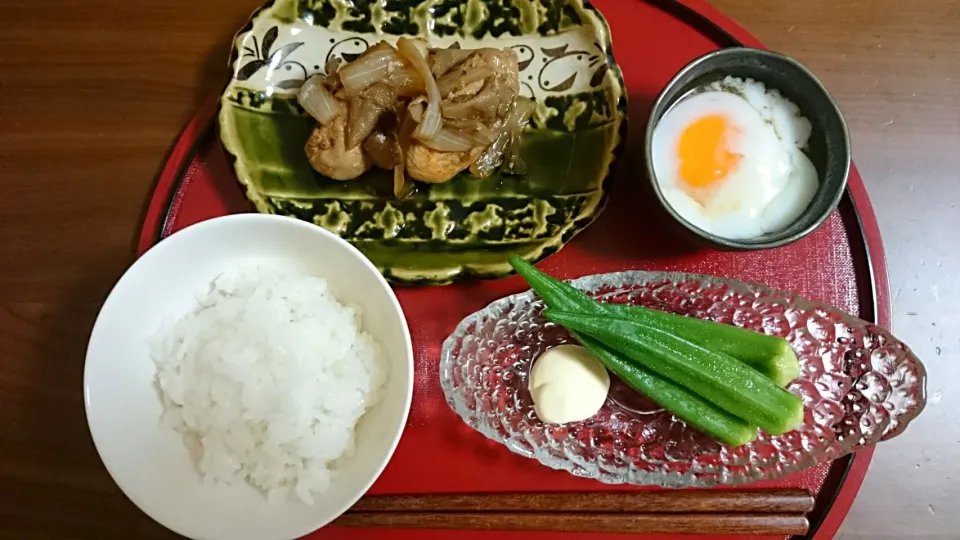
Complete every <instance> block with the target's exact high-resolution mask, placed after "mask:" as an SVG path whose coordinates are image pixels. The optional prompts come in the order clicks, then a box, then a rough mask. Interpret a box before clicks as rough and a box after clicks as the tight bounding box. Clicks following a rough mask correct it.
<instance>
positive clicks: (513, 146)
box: [470, 96, 536, 178]
mask: <svg viewBox="0 0 960 540" xmlns="http://www.w3.org/2000/svg"><path fill="white" fill-rule="evenodd" d="M535 107H536V104H535V103H534V102H533V101H531V100H530V99H527V98H525V97H523V96H517V99H516V101H515V102H514V104H513V107H512V108H511V109H510V114H508V115H507V118H506V120H505V121H504V123H503V126H502V127H501V128H500V133H499V134H498V135H497V137H496V140H495V141H493V143H492V144H491V145H490V146H488V147H487V149H486V150H484V151H483V153H482V154H480V156H479V157H478V158H477V160H476V161H474V162H473V164H472V165H470V174H472V175H474V176H476V177H478V178H486V177H488V176H490V175H491V174H493V171H495V170H496V168H497V167H499V166H500V165H501V164H503V165H504V169H505V171H506V172H509V173H512V174H525V173H526V165H525V164H524V162H523V160H522V159H521V158H520V138H521V136H522V134H523V128H524V126H526V125H527V122H528V121H529V120H530V116H531V115H532V114H533V110H534V108H535Z"/></svg>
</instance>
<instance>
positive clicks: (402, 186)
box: [393, 161, 417, 199]
mask: <svg viewBox="0 0 960 540" xmlns="http://www.w3.org/2000/svg"><path fill="white" fill-rule="evenodd" d="M416 187H417V186H416V185H415V184H414V183H413V180H411V179H410V178H408V177H407V175H406V174H405V172H404V169H403V162H402V161H401V162H400V163H399V164H397V166H396V167H394V168H393V196H394V197H396V198H397V199H406V198H407V197H409V196H410V195H411V194H412V193H413V190H414V189H416Z"/></svg>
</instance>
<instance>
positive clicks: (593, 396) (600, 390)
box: [530, 345, 610, 424]
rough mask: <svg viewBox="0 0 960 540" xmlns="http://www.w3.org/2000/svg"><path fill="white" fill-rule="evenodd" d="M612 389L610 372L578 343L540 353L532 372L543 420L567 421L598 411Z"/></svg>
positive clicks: (536, 407) (534, 394)
mask: <svg viewBox="0 0 960 540" xmlns="http://www.w3.org/2000/svg"><path fill="white" fill-rule="evenodd" d="M609 390H610V375H609V374H608V373H607V370H606V369H605V368H604V367H603V365H602V364H601V363H600V362H599V361H598V360H597V359H596V358H595V357H594V356H593V355H592V354H590V352H589V351H587V350H586V349H584V348H583V347H581V346H579V345H560V346H557V347H553V348H552V349H550V350H548V351H547V352H545V353H543V354H542V355H540V358H537V360H536V362H534V364H533V369H532V370H531V372H530V395H531V396H532V397H533V408H534V411H536V413H537V416H538V417H539V418H540V420H542V421H544V422H546V423H547V424H566V423H569V422H579V421H580V420H586V419H587V418H590V417H591V416H593V415H595V414H597V411H599V410H600V407H602V406H603V402H604V401H606V399H607V392H608V391H609Z"/></svg>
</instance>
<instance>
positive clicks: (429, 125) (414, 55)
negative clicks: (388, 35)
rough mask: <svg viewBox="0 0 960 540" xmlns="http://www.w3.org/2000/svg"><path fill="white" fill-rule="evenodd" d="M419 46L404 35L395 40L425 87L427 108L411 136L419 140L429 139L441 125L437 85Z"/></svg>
mask: <svg viewBox="0 0 960 540" xmlns="http://www.w3.org/2000/svg"><path fill="white" fill-rule="evenodd" d="M421 46H422V45H418V44H417V42H416V41H414V40H412V39H407V38H405V37H402V38H400V40H399V41H397V47H398V48H399V49H400V54H402V55H403V56H404V58H406V59H407V60H408V61H409V62H410V64H411V65H412V66H413V68H414V69H416V70H417V73H419V74H420V77H421V78H423V83H424V86H425V87H426V88H427V110H426V111H425V112H424V114H423V118H422V119H421V121H420V123H419V124H418V125H417V129H416V130H414V132H413V136H414V137H416V138H417V139H420V140H421V141H429V140H430V139H432V138H434V137H435V136H436V135H437V133H438V132H439V131H440V128H441V127H443V119H442V118H441V117H440V89H439V88H438V87H437V81H436V79H434V78H433V73H431V72H430V66H428V65H427V60H426V58H424V56H423V54H422V53H421V52H420V48H419V47H421Z"/></svg>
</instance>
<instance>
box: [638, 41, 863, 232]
mask: <svg viewBox="0 0 960 540" xmlns="http://www.w3.org/2000/svg"><path fill="white" fill-rule="evenodd" d="M747 55H749V56H765V57H767V58H774V59H776V60H778V61H781V62H785V63H787V64H790V65H791V66H793V67H795V68H797V70H799V71H800V73H802V74H803V75H804V76H805V77H807V78H809V79H810V80H811V81H812V82H813V83H814V84H815V85H816V87H817V88H818V89H819V90H820V92H822V94H823V97H825V98H826V103H828V104H829V106H830V108H831V109H830V110H831V112H832V113H833V114H834V115H836V117H837V118H839V119H840V125H841V127H842V129H843V142H844V146H843V147H844V149H845V153H846V159H844V160H843V162H844V163H845V165H844V168H843V177H842V178H841V180H840V182H839V183H838V184H837V185H836V187H835V188H834V191H835V193H833V194H832V195H831V196H830V199H829V201H830V202H829V204H827V205H824V207H823V210H822V211H821V213H820V215H818V216H817V218H816V219H814V220H812V221H811V222H810V224H809V225H808V226H806V227H804V228H803V229H801V230H800V231H797V232H795V233H792V234H779V235H778V234H777V233H773V234H771V235H767V236H769V237H770V238H768V239H766V240H763V241H760V242H755V241H740V240H732V239H730V238H725V237H723V236H718V235H715V234H713V233H710V232H707V231H705V230H703V229H701V228H699V227H697V226H696V225H693V224H692V223H690V222H689V221H687V220H686V219H684V218H683V217H682V216H681V215H680V214H679V213H678V212H677V211H676V210H674V208H673V206H671V205H670V203H669V202H668V201H667V200H666V198H665V197H664V196H663V191H662V190H661V189H660V182H658V181H657V173H656V171H654V170H653V144H652V143H653V132H654V130H655V129H656V127H657V125H658V124H659V122H660V119H659V118H655V116H656V115H655V113H656V111H667V110H668V109H669V107H670V106H672V105H673V104H674V103H676V101H677V100H679V99H682V97H683V96H679V95H678V96H675V97H674V99H673V100H668V99H667V94H669V93H670V91H671V90H673V89H674V87H675V86H676V85H677V84H679V81H680V80H681V79H683V78H684V76H685V75H686V74H687V73H689V72H691V71H693V70H695V69H696V68H697V67H698V66H699V65H700V64H702V63H704V62H707V61H710V60H712V59H714V58H717V57H722V56H747ZM661 116H662V115H661ZM644 142H645V146H646V148H645V149H644V155H645V158H646V161H647V163H646V167H647V178H648V180H649V181H650V184H651V186H652V187H653V191H654V193H656V195H657V199H658V200H659V201H660V205H661V206H662V207H663V208H664V209H665V210H666V211H667V213H668V214H670V217H672V218H673V219H674V220H676V221H677V222H678V223H679V224H680V225H682V226H683V227H684V228H686V229H687V230H688V231H689V232H691V233H693V234H695V235H697V236H699V237H700V238H703V239H705V240H707V241H709V242H711V243H713V244H717V245H720V246H723V247H725V248H729V249H735V250H740V251H754V250H761V249H770V248H778V247H783V246H785V245H788V244H792V243H794V242H796V241H797V240H800V239H802V238H804V237H806V236H808V235H809V234H810V233H812V232H813V231H815V230H817V229H819V228H820V226H821V225H823V223H824V222H825V221H826V220H827V218H828V217H830V214H832V213H833V211H834V210H836V208H837V206H838V205H839V204H840V199H841V198H842V197H843V193H844V191H846V189H847V180H848V179H849V177H850V161H851V150H850V148H851V147H850V130H849V128H848V127H847V122H846V120H845V119H844V118H843V114H842V113H841V112H840V106H839V105H837V102H836V100H834V99H833V96H831V95H830V93H829V92H828V91H827V88H826V86H824V85H823V83H822V82H821V81H820V79H818V78H817V77H816V75H814V74H813V73H812V72H811V71H810V70H809V69H807V67H806V66H804V65H803V64H801V63H800V62H798V61H796V60H794V59H793V58H790V57H789V56H786V55H783V54H780V53H776V52H773V51H768V50H764V49H754V48H751V47H743V46H734V47H728V48H725V49H719V50H716V51H711V52H708V53H706V54H704V55H702V56H700V57H698V58H695V59H694V60H692V61H691V62H690V63H688V64H687V65H686V66H684V67H683V68H682V69H680V71H678V72H677V73H676V75H674V76H673V77H672V78H671V79H670V82H668V83H667V84H666V86H664V87H663V90H661V91H660V94H659V95H658V96H657V99H656V101H654V103H653V108H652V109H651V110H650V117H649V118H648V119H647V132H646V135H645V137H644Z"/></svg>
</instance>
